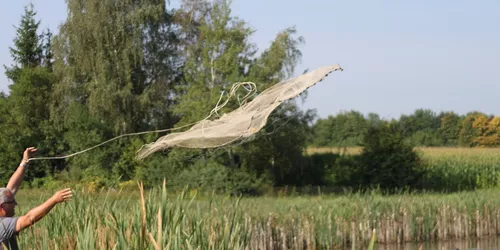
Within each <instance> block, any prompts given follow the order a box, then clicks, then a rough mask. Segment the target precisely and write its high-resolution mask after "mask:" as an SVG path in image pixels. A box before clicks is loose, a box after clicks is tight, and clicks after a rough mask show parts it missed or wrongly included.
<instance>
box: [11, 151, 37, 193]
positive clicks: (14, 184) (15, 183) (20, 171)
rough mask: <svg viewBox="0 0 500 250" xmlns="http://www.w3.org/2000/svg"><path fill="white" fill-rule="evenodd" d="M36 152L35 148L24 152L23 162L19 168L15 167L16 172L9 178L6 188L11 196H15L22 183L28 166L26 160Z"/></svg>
mask: <svg viewBox="0 0 500 250" xmlns="http://www.w3.org/2000/svg"><path fill="white" fill-rule="evenodd" d="M35 152H36V148H34V147H30V148H27V149H26V150H24V154H23V160H22V161H21V164H20V165H19V167H17V170H16V172H14V174H13V175H12V176H11V177H10V180H9V183H8V184H7V188H8V189H10V191H11V192H12V194H13V195H16V193H17V191H18V190H19V187H20V186H21V182H22V181H23V177H24V171H25V169H26V167H27V164H28V159H29V158H30V157H31V156H32V154H34V153H35Z"/></svg>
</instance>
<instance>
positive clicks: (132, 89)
mask: <svg viewBox="0 0 500 250" xmlns="http://www.w3.org/2000/svg"><path fill="white" fill-rule="evenodd" d="M67 4H68V18H67V20H66V21H65V23H64V25H61V26H60V30H59V33H58V35H57V36H55V37H54V39H52V42H53V44H54V54H53V56H54V63H53V69H54V72H55V73H56V74H57V75H60V76H61V79H60V81H58V83H57V84H56V86H55V87H54V95H53V98H52V103H51V111H52V112H51V114H52V115H51V119H52V121H53V122H54V126H55V127H56V129H57V130H58V131H60V132H61V133H63V134H64V135H65V136H64V138H66V143H65V148H66V151H77V150H78V149H81V147H82V145H85V146H89V145H91V144H92V143H97V142H102V141H103V140H106V139H110V138H112V137H115V136H117V135H120V134H125V133H130V132H137V131H145V130H153V129H160V128H161V129H165V128H169V127H171V126H172V125H173V124H174V123H175V121H176V118H175V117H174V116H173V115H172V110H171V108H172V105H173V101H172V99H173V98H172V96H173V95H174V94H175V93H174V85H175V81H177V77H178V72H177V68H178V67H179V65H178V64H179V63H178V60H177V51H178V44H177V40H176V36H175V32H176V31H175V29H174V24H173V20H172V13H171V12H170V11H168V10H167V9H166V6H165V1H158V0H146V1H132V0H126V1H98V0H89V1H84V2H82V1H76V0H69V1H67ZM86 134H87V138H85V136H86ZM151 136H155V135H151ZM138 138H139V139H138V140H139V141H142V142H143V143H144V142H145V141H144V137H143V138H141V137H138ZM78 141H81V143H80V145H77V144H78ZM132 142H133V144H134V145H136V143H137V142H136V141H135V139H134V140H129V139H127V138H125V139H122V140H119V141H118V142H117V143H115V144H113V145H109V146H107V147H104V148H100V149H99V152H95V153H93V154H91V155H84V156H79V157H77V159H76V160H75V161H74V162H73V163H72V165H73V166H75V167H78V168H81V169H82V170H83V171H84V172H85V169H86V168H89V167H90V166H93V167H92V168H93V169H94V170H96V171H98V172H99V171H102V172H105V173H108V174H109V173H111V172H114V173H116V175H118V176H116V177H119V176H120V175H121V176H122V179H124V180H127V179H130V178H133V176H134V171H135V167H136V166H138V165H140V164H139V163H138V162H134V161H133V156H134V154H133V152H132V150H124V148H126V147H127V145H130V144H132ZM87 172H90V170H89V171H87Z"/></svg>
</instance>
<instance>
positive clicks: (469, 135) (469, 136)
mask: <svg viewBox="0 0 500 250" xmlns="http://www.w3.org/2000/svg"><path fill="white" fill-rule="evenodd" d="M478 117H486V115H485V114H483V113H481V112H476V111H475V112H470V113H468V114H467V115H466V116H465V118H464V119H463V121H462V129H461V130H460V133H459V142H460V145H462V146H467V147H474V146H475V145H476V143H475V142H474V139H475V138H476V137H477V136H478V134H477V132H478V131H477V129H475V128H474V125H473V124H474V122H475V120H476V119H477V118H478Z"/></svg>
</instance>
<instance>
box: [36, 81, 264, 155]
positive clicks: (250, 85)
mask: <svg viewBox="0 0 500 250" xmlns="http://www.w3.org/2000/svg"><path fill="white" fill-rule="evenodd" d="M241 86H243V88H245V90H247V91H248V93H247V94H246V95H245V97H243V103H245V102H246V101H247V99H248V98H250V97H251V95H253V94H254V93H255V92H256V91H257V87H256V85H255V83H253V82H239V83H234V84H233V85H232V86H231V89H230V91H229V93H228V97H227V99H226V101H225V102H224V103H222V104H221V105H219V103H220V101H221V100H222V97H223V96H224V91H223V92H222V93H221V96H220V97H219V101H218V102H217V104H216V105H215V107H214V108H213V109H212V110H211V111H210V113H209V115H208V116H207V117H205V118H204V119H201V120H199V121H197V122H193V123H189V124H186V125H183V126H180V127H177V128H169V129H160V130H151V131H143V132H137V133H128V134H123V135H119V136H116V137H114V138H111V139H109V140H107V141H104V142H101V143H99V144H97V145H95V146H92V147H90V148H87V149H84V150H82V151H78V152H76V153H72V154H69V155H64V156H53V157H33V158H29V159H28V161H27V162H30V161H35V160H61V159H67V158H70V157H73V156H76V155H79V154H83V153H85V152H88V151H90V150H93V149H95V148H98V147H100V146H102V145H104V144H107V143H110V142H112V141H115V140H118V139H120V138H123V137H128V136H135V135H143V134H150V133H162V132H168V131H174V130H180V129H183V128H186V127H188V126H192V125H195V124H198V123H200V122H203V121H205V120H208V119H209V118H210V117H212V115H213V114H217V115H219V114H218V113H217V112H218V111H219V110H221V109H222V108H224V107H225V106H226V105H227V103H228V102H229V99H231V97H233V96H235V95H236V91H237V90H238V89H239V88H240V87H241ZM247 86H248V88H247ZM240 106H241V103H240ZM143 146H144V145H143ZM141 148H142V147H141ZM139 150H140V149H139Z"/></svg>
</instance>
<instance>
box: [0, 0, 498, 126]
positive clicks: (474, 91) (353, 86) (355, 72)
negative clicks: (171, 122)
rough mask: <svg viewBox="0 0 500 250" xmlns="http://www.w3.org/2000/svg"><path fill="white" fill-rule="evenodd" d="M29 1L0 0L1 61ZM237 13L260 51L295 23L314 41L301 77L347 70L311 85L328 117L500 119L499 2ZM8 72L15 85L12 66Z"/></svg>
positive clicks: (273, 4) (41, 8)
mask: <svg viewBox="0 0 500 250" xmlns="http://www.w3.org/2000/svg"><path fill="white" fill-rule="evenodd" d="M32 2H33V3H34V4H35V8H36V10H37V11H38V18H39V19H41V20H42V25H41V26H42V28H47V27H50V28H51V29H52V30H53V32H54V33H56V32H57V26H58V25H59V24H60V23H61V22H63V21H64V19H65V17H66V5H65V1H64V0H50V1H49V0H33V1H32ZM26 3H29V1H26V0H23V1H1V2H0V27H1V30H2V33H3V36H2V37H1V38H0V64H1V65H3V64H6V65H10V64H11V58H10V55H9V51H8V46H11V45H12V38H13V37H14V34H15V29H14V27H13V25H17V24H18V23H19V20H20V16H21V14H22V12H23V5H24V4H26ZM49 3H50V5H49ZM233 13H234V14H235V15H237V16H239V17H240V18H242V19H244V20H246V21H248V22H249V24H250V26H251V27H252V28H254V29H255V30H256V33H255V34H254V37H253V41H254V42H255V43H257V45H258V46H259V48H265V47H267V46H269V44H270V42H271V40H272V39H273V38H274V36H275V35H276V33H278V32H279V31H280V30H282V29H285V28H286V27H289V26H293V25H295V26H296V27H297V29H298V32H299V34H300V35H302V36H303V37H304V38H305V40H306V44H305V45H303V46H302V51H303V60H302V62H301V64H300V65H299V66H298V68H297V73H299V72H302V71H303V70H304V69H306V68H309V69H314V68H317V67H321V66H324V65H329V64H333V63H339V64H340V65H341V66H342V67H343V68H344V69H345V70H344V71H343V72H335V73H333V74H331V75H330V76H329V77H328V78H327V80H326V81H324V82H321V83H320V84H318V85H316V86H314V87H313V88H311V89H310V90H309V96H308V99H307V101H306V103H305V104H303V107H305V108H314V109H316V110H317V111H318V114H319V115H320V117H326V116H328V115H330V114H336V113H338V112H339V111H346V110H358V111H360V112H362V113H364V114H367V113H368V112H375V113H378V114H380V115H381V117H383V118H393V117H399V115H401V114H410V113H412V112H413V111H414V110H415V109H417V108H429V109H432V110H434V111H436V112H439V111H455V112H457V113H460V114H464V113H466V112H469V111H473V110H478V111H482V112H485V113H487V114H494V115H500V103H499V102H500V98H499V94H500V74H499V72H500V15H499V14H498V13H500V1H493V0H492V1H487V0H482V1H464V0H453V1H452V0H442V1H431V0H426V1H389V0H387V1H376V0H370V1H336V0H335V1H334V0H309V1H304V0H300V1H299V0H234V2H233ZM0 74H1V75H0V90H3V91H7V90H8V88H7V85H8V84H9V83H8V82H7V80H6V78H5V75H4V69H3V67H2V69H1V72H0Z"/></svg>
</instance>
